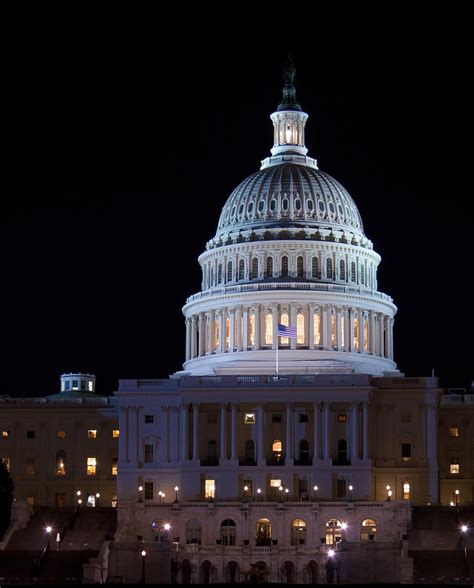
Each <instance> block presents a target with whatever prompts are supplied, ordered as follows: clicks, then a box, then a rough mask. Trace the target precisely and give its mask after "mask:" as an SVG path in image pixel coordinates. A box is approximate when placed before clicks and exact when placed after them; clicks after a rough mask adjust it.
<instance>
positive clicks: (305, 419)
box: [299, 412, 308, 423]
mask: <svg viewBox="0 0 474 588" xmlns="http://www.w3.org/2000/svg"><path fill="white" fill-rule="evenodd" d="M299 420H300V423H307V422H308V415H307V414H306V413H305V412H300V414H299Z"/></svg>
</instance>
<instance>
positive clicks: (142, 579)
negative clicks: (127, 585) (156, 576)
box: [140, 549, 146, 584]
mask: <svg viewBox="0 0 474 588" xmlns="http://www.w3.org/2000/svg"><path fill="white" fill-rule="evenodd" d="M141 556H142V577H141V580H140V584H145V583H146V580H145V558H146V551H145V550H144V549H142V553H141Z"/></svg>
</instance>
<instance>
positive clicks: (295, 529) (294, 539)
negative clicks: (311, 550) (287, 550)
mask: <svg viewBox="0 0 474 588" xmlns="http://www.w3.org/2000/svg"><path fill="white" fill-rule="evenodd" d="M305 544H306V523H305V522H304V521H303V519H293V520H292V521H291V545H305Z"/></svg>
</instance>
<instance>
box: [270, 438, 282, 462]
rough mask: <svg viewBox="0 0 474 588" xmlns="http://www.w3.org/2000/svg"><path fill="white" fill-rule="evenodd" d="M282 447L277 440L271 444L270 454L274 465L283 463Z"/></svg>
mask: <svg viewBox="0 0 474 588" xmlns="http://www.w3.org/2000/svg"><path fill="white" fill-rule="evenodd" d="M282 451H283V445H282V442H281V441H280V440H279V439H275V441H273V443H272V453H273V459H274V461H275V462H276V463H281V462H282V461H283V454H282Z"/></svg>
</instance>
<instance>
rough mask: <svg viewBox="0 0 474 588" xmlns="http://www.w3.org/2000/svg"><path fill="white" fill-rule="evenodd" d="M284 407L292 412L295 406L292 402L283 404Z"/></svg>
mask: <svg viewBox="0 0 474 588" xmlns="http://www.w3.org/2000/svg"><path fill="white" fill-rule="evenodd" d="M285 406H286V409H287V410H288V409H290V410H293V408H294V406H295V404H294V402H285Z"/></svg>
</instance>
